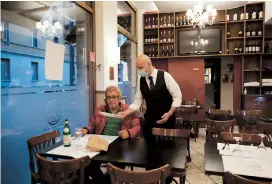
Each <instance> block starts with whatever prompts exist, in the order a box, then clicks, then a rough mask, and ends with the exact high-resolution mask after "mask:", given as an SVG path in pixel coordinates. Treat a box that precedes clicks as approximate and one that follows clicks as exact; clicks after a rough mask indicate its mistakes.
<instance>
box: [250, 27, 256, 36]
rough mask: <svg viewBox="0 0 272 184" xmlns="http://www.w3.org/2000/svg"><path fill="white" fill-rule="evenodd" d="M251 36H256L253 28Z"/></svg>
mask: <svg viewBox="0 0 272 184" xmlns="http://www.w3.org/2000/svg"><path fill="white" fill-rule="evenodd" d="M251 35H252V36H256V30H255V28H253V29H252V32H251Z"/></svg>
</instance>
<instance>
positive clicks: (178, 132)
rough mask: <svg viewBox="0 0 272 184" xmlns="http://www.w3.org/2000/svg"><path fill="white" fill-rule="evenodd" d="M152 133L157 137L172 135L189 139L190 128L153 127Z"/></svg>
mask: <svg viewBox="0 0 272 184" xmlns="http://www.w3.org/2000/svg"><path fill="white" fill-rule="evenodd" d="M152 134H153V135H155V136H156V137H157V138H159V137H164V138H165V137H168V138H170V137H172V138H179V139H187V138H188V137H189V136H190V131H189V130H188V129H165V128H152Z"/></svg>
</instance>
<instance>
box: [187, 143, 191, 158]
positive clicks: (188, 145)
mask: <svg viewBox="0 0 272 184" xmlns="http://www.w3.org/2000/svg"><path fill="white" fill-rule="evenodd" d="M187 151H188V162H191V153H190V139H189V138H187Z"/></svg>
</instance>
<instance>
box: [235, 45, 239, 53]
mask: <svg viewBox="0 0 272 184" xmlns="http://www.w3.org/2000/svg"><path fill="white" fill-rule="evenodd" d="M238 50H239V47H238V43H236V44H235V47H234V53H235V54H237V53H238Z"/></svg>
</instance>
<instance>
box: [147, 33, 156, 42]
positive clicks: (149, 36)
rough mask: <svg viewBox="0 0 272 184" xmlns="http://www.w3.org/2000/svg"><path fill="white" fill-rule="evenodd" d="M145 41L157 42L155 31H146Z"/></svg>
mask: <svg viewBox="0 0 272 184" xmlns="http://www.w3.org/2000/svg"><path fill="white" fill-rule="evenodd" d="M144 42H145V43H157V42H158V34H157V33H156V32H147V33H145V35H144Z"/></svg>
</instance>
